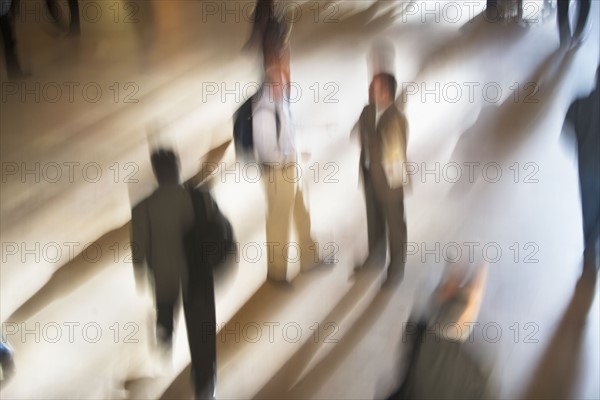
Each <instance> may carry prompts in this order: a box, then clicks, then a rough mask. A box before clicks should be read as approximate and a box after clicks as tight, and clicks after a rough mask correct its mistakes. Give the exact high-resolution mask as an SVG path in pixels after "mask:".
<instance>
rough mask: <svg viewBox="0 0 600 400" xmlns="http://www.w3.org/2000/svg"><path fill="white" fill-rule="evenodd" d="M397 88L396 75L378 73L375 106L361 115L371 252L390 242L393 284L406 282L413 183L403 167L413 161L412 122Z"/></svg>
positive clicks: (371, 99)
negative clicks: (409, 154) (407, 201)
mask: <svg viewBox="0 0 600 400" xmlns="http://www.w3.org/2000/svg"><path fill="white" fill-rule="evenodd" d="M396 89H397V82H396V79H395V77H394V76H393V75H392V74H390V73H378V74H376V75H375V76H374V77H373V80H372V82H371V85H370V86H369V104H368V105H367V106H365V108H364V109H363V111H362V113H361V115H360V118H359V133H360V144H361V152H360V169H361V172H362V181H363V188H364V195H365V205H366V211H367V230H368V240H369V255H371V254H372V253H373V251H374V250H375V248H376V247H377V246H378V245H379V243H382V242H383V243H387V244H388V245H389V246H388V248H389V252H390V263H389V267H388V281H389V282H392V281H394V280H397V281H402V280H403V277H404V265H405V262H406V241H407V228H406V219H405V212H404V187H405V186H406V184H407V183H408V182H407V181H406V179H405V177H404V174H402V172H401V170H402V166H403V165H404V163H405V162H406V160H407V158H406V148H407V141H408V123H407V120H406V118H405V116H404V115H403V114H402V113H401V112H400V111H399V110H398V108H397V107H396V105H395V104H394V99H395V95H396ZM386 226H387V230H388V235H387V236H388V237H389V239H388V238H386Z"/></svg>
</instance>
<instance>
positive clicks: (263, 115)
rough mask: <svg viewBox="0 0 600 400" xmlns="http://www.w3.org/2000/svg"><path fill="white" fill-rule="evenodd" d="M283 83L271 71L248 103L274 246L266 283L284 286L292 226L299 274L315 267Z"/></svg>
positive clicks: (274, 69)
mask: <svg viewBox="0 0 600 400" xmlns="http://www.w3.org/2000/svg"><path fill="white" fill-rule="evenodd" d="M283 80H284V77H283V72H282V70H281V66H280V64H278V63H274V64H273V65H271V66H269V68H267V70H266V75H265V81H264V83H263V86H262V87H261V89H260V91H259V93H258V94H257V95H256V96H255V97H254V98H253V101H252V114H253V115H252V139H253V152H254V159H255V160H257V162H258V163H260V164H262V167H263V174H262V179H263V182H264V186H265V191H266V198H267V221H266V230H267V242H268V243H274V246H275V247H274V251H272V252H271V251H270V250H269V251H268V260H267V263H268V277H269V278H270V279H272V280H275V281H287V264H288V260H289V259H290V258H289V255H288V254H289V250H290V246H289V243H290V233H291V232H290V226H291V224H292V222H293V225H294V227H295V230H296V234H297V235H296V237H297V240H298V245H299V249H300V254H299V257H300V268H301V270H302V271H307V270H309V269H311V268H312V267H314V266H315V265H316V264H317V263H318V252H317V249H316V245H315V241H314V240H313V239H312V237H311V232H310V229H311V224H310V213H309V212H308V210H307V208H306V206H305V204H304V197H303V195H302V190H301V188H300V184H299V178H300V176H301V172H300V173H299V172H298V170H297V168H299V164H298V163H297V154H296V144H295V132H294V127H293V124H292V116H291V113H290V105H289V102H288V101H287V98H285V95H284V88H283Z"/></svg>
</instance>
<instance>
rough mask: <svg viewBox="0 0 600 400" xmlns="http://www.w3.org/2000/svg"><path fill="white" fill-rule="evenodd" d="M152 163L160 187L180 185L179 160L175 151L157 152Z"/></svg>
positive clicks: (152, 156) (153, 155)
mask: <svg viewBox="0 0 600 400" xmlns="http://www.w3.org/2000/svg"><path fill="white" fill-rule="evenodd" d="M150 161H151V162H152V170H153V171H154V176H156V180H157V181H158V185H159V186H163V185H177V184H179V159H178V158H177V155H176V154H175V152H174V151H173V150H167V149H160V150H156V151H154V152H153V153H152V155H151V156H150Z"/></svg>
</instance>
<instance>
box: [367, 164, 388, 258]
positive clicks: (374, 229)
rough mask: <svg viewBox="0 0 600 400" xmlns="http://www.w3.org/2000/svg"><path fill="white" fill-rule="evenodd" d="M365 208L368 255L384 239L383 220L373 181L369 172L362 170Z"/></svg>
mask: <svg viewBox="0 0 600 400" xmlns="http://www.w3.org/2000/svg"><path fill="white" fill-rule="evenodd" d="M363 183H364V195H365V206H366V209H367V234H368V238H369V254H372V253H373V252H375V249H376V248H377V246H378V245H379V244H380V243H381V242H382V241H383V239H384V238H385V218H384V215H383V211H382V207H381V205H379V203H378V201H377V196H376V194H375V188H374V187H373V181H372V180H371V177H370V175H369V172H368V171H366V170H363Z"/></svg>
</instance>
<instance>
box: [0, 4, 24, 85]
mask: <svg viewBox="0 0 600 400" xmlns="http://www.w3.org/2000/svg"><path fill="white" fill-rule="evenodd" d="M0 32H1V33H2V42H3V45H4V58H5V59H6V73H7V76H8V78H9V79H16V78H20V77H22V76H23V71H22V70H21V65H20V64H19V59H18V57H17V43H16V39H15V26H14V23H13V21H12V17H11V12H9V13H7V14H5V15H3V16H1V17H0Z"/></svg>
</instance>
